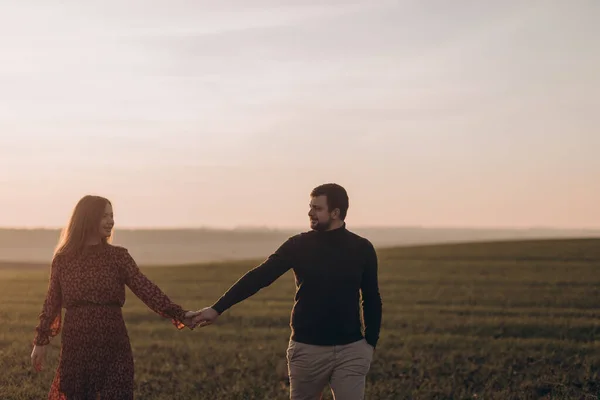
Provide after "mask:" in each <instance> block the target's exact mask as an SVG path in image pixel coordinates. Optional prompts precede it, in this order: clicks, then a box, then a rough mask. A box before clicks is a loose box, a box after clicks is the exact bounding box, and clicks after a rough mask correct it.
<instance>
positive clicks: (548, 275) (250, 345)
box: [0, 239, 600, 400]
mask: <svg viewBox="0 0 600 400" xmlns="http://www.w3.org/2000/svg"><path fill="white" fill-rule="evenodd" d="M379 256H380V287H381V294H382V298H383V304H384V316H383V326H382V335H381V340H380V343H379V345H378V350H377V352H376V353H375V356H374V360H373V364H372V367H371V371H370V373H369V375H368V383H367V396H366V398H367V399H486V400H487V399H490V400H491V399H502V400H509V399H542V398H543V399H598V398H600V344H599V343H598V339H599V338H600V308H599V305H600V240H593V239H590V240H556V241H524V242H498V243H477V244H458V245H443V246H441V245H440V246H422V247H413V248H398V249H386V250H380V251H379ZM254 265H256V262H233V263H228V264H204V265H197V266H183V267H157V268H147V269H144V271H145V272H146V273H147V275H148V276H149V277H150V278H151V279H153V280H154V281H155V282H157V283H158V284H159V285H160V286H161V287H162V288H163V289H164V290H165V292H167V293H168V294H169V295H170V296H171V297H172V298H173V299H174V300H175V301H177V302H179V303H180V304H182V305H183V306H184V307H188V308H201V307H204V306H207V305H210V304H211V303H212V302H213V301H214V300H216V299H217V298H218V297H219V296H220V295H221V294H222V293H223V291H225V290H226V289H227V288H228V287H229V286H230V285H231V284H232V283H233V282H234V281H235V280H236V279H237V278H238V277H239V276H240V275H241V274H243V273H244V272H245V271H247V270H248V269H249V268H251V267H253V266H254ZM47 272H48V271H47V270H46V271H39V270H35V269H27V268H21V269H18V268H3V269H0V304H2V308H1V309H0V321H1V322H2V325H1V327H0V369H1V371H2V374H0V398H1V399H5V400H11V399H13V400H24V399H27V400H30V399H43V398H45V396H46V394H47V390H48V388H49V385H50V382H51V380H52V377H53V374H54V369H55V368H56V362H57V359H58V351H59V340H55V341H54V342H53V343H52V344H51V348H50V351H49V354H48V356H49V357H48V365H47V368H46V370H45V371H43V372H42V373H40V374H36V373H34V372H33V371H32V370H31V368H30V366H29V354H30V351H31V340H32V338H33V327H34V326H35V324H36V322H37V321H36V317H37V314H38V313H39V311H40V308H41V305H42V302H43V296H44V294H45V290H46V285H47V277H48V273H47ZM293 294H294V284H293V278H292V275H291V273H287V274H286V275H284V276H283V277H281V278H280V279H279V280H278V281H277V282H276V283H275V284H273V285H272V286H271V287H269V288H266V289H264V290H263V291H261V292H259V293H258V294H257V295H255V296H254V297H252V298H250V299H248V300H247V301H245V302H244V303H241V304H239V305H237V306H235V307H234V308H232V309H231V310H230V311H228V312H227V313H226V314H225V315H223V316H222V317H221V319H220V320H219V321H218V323H217V324H215V325H213V326H210V327H207V328H204V329H200V330H196V331H193V332H191V331H189V330H186V331H181V332H179V331H177V330H175V329H174V328H173V327H172V326H171V325H170V323H169V322H168V321H166V320H164V319H161V318H160V317H158V316H156V315H155V314H153V313H152V312H151V311H149V310H148V309H147V308H146V307H145V306H144V305H143V304H142V303H141V302H140V301H139V300H138V299H137V298H135V297H134V296H133V295H132V294H131V292H129V293H128V301H127V304H126V305H125V308H124V314H125V320H126V322H127V326H128V329H129V333H130V336H131V342H132V346H133V351H134V356H135V362H136V398H139V399H286V398H288V387H287V382H286V379H285V371H286V366H285V350H286V346H287V342H288V338H289V327H288V321H289V312H290V309H291V306H292V299H293ZM325 398H326V399H331V398H332V397H331V394H330V393H329V392H328V391H326V393H325Z"/></svg>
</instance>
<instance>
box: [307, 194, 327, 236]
mask: <svg viewBox="0 0 600 400" xmlns="http://www.w3.org/2000/svg"><path fill="white" fill-rule="evenodd" d="M308 217H309V218H310V227H311V229H314V230H316V231H326V230H328V229H329V227H330V226H331V223H332V221H333V218H332V213H330V212H329V208H328V206H327V196H316V197H311V198H310V209H309V211H308Z"/></svg>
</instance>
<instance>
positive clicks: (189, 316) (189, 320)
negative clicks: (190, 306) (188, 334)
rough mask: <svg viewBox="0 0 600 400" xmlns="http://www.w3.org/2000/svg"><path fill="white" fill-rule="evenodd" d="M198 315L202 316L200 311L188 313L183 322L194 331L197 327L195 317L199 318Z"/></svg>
mask: <svg viewBox="0 0 600 400" xmlns="http://www.w3.org/2000/svg"><path fill="white" fill-rule="evenodd" d="M198 314H200V311H188V312H186V313H185V318H184V320H183V321H181V322H182V323H183V324H184V325H185V326H187V327H188V328H190V329H194V328H195V327H196V324H195V323H194V317H196V316H198Z"/></svg>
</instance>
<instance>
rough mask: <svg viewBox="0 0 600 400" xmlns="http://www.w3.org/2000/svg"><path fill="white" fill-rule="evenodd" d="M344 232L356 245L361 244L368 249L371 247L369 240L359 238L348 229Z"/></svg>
mask: <svg viewBox="0 0 600 400" xmlns="http://www.w3.org/2000/svg"><path fill="white" fill-rule="evenodd" d="M346 232H347V233H348V237H349V238H350V240H353V241H356V243H357V244H363V245H365V246H370V247H372V246H373V244H372V243H371V241H370V240H369V239H367V238H366V237H364V236H361V235H359V234H358V233H356V232H353V231H351V230H348V229H346Z"/></svg>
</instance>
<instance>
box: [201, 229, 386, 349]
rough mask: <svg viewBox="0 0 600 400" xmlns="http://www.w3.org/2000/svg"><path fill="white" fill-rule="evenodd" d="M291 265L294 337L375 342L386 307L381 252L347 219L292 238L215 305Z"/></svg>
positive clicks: (224, 305)
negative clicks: (381, 283)
mask: <svg viewBox="0 0 600 400" xmlns="http://www.w3.org/2000/svg"><path fill="white" fill-rule="evenodd" d="M290 268H291V269H293V271H294V276H295V278H296V296H295V302H294V307H293V309H292V316H291V324H290V325H291V328H292V336H291V339H292V340H294V341H297V342H301V343H307V344H313V345H343V344H349V343H352V342H355V341H358V340H361V339H362V338H363V337H364V338H365V339H366V340H367V342H368V343H369V344H370V345H371V346H373V347H376V345H377V341H378V339H379V329H380V326H381V310H382V304H381V297H380V294H379V285H378V279H377V255H376V253H375V249H374V248H373V245H372V244H371V243H370V242H369V241H368V240H367V239H365V238H362V237H360V236H358V235H356V234H354V233H352V232H350V231H349V230H347V229H346V226H345V225H344V226H343V227H341V228H338V229H334V230H330V231H324V232H318V231H310V232H305V233H301V234H299V235H296V236H293V237H291V238H289V239H288V240H287V241H286V242H285V243H284V244H283V245H281V247H279V249H277V251H276V252H275V253H274V254H272V255H271V256H269V258H268V259H267V260H266V261H265V262H263V263H262V264H261V265H259V266H258V267H256V268H254V269H253V270H251V271H249V272H248V273H246V274H245V275H244V276H243V277H242V278H240V279H239V280H238V281H237V282H236V283H235V284H234V285H233V286H232V287H231V288H230V289H229V290H228V291H227V292H226V293H225V294H224V295H223V296H222V297H221V298H220V299H219V300H218V301H217V302H216V303H215V304H214V305H213V306H212V308H213V309H215V310H216V311H217V312H218V313H219V314H221V313H223V312H224V311H226V310H227V309H228V308H230V307H232V306H233V305H235V304H237V303H239V302H241V301H242V300H245V299H246V298H248V297H250V296H252V295H253V294H255V293H256V292H258V291H259V290H260V289H262V288H264V287H266V286H269V285H270V284H271V283H273V282H274V281H275V280H276V279H277V278H279V277H280V276H281V275H283V274H284V273H285V272H287V271H288V270H289V269H290ZM361 294H362V301H361ZM361 304H362V311H363V320H364V324H365V329H364V331H365V333H364V336H363V333H362V324H361V318H360V317H361V315H360V306H361Z"/></svg>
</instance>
